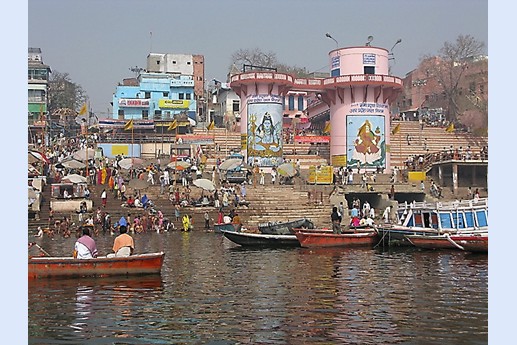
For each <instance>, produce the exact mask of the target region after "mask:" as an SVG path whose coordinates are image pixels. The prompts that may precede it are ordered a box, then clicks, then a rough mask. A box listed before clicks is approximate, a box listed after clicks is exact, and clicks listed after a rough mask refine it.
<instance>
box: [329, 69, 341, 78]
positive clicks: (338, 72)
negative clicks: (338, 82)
mask: <svg viewBox="0 0 517 345" xmlns="http://www.w3.org/2000/svg"><path fill="white" fill-rule="evenodd" d="M340 75H341V70H340V69H339V68H336V69H333V70H332V71H330V76H331V77H339V76H340Z"/></svg>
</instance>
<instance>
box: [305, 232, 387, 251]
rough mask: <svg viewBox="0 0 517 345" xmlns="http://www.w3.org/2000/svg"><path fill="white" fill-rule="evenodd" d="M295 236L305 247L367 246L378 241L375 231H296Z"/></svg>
mask: <svg viewBox="0 0 517 345" xmlns="http://www.w3.org/2000/svg"><path fill="white" fill-rule="evenodd" d="M296 237H297V238H298V241H299V242H300V245H301V246H302V247H305V248H310V247H368V246H373V245H375V244H376V243H377V241H378V235H377V232H375V231H371V232H359V233H345V234H334V233H328V232H325V233H323V232H304V231H297V232H296Z"/></svg>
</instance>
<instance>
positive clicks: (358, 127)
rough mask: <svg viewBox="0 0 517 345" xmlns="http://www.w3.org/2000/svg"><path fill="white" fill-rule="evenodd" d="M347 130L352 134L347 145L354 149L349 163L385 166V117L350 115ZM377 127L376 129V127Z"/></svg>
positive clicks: (352, 164)
mask: <svg viewBox="0 0 517 345" xmlns="http://www.w3.org/2000/svg"><path fill="white" fill-rule="evenodd" d="M350 118H353V120H352V121H349V123H350V125H349V127H348V128H347V132H348V133H350V134H352V133H354V134H352V136H351V137H349V139H350V140H349V141H348V143H347V145H348V146H349V148H350V149H351V151H352V155H351V157H349V161H348V165H349V166H355V165H358V164H360V165H361V166H363V167H368V166H370V167H374V166H375V167H378V166H381V167H382V166H384V162H385V147H384V139H383V138H384V134H383V133H382V130H381V129H383V128H384V124H383V122H382V121H383V119H382V118H381V117H379V116H361V117H355V116H354V117H350ZM374 128H375V129H374Z"/></svg>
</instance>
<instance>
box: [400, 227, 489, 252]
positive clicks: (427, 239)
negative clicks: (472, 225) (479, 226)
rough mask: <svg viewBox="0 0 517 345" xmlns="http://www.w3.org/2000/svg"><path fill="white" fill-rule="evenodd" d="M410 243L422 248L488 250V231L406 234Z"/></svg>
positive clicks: (469, 250)
mask: <svg viewBox="0 0 517 345" xmlns="http://www.w3.org/2000/svg"><path fill="white" fill-rule="evenodd" d="M406 238H407V239H408V241H409V242H411V244H413V245H414V246H415V247H418V248H424V249H456V250H457V249H459V250H464V251H468V252H488V233H486V232H485V233H466V234H454V235H449V234H442V235H434V236H431V235H407V236H406Z"/></svg>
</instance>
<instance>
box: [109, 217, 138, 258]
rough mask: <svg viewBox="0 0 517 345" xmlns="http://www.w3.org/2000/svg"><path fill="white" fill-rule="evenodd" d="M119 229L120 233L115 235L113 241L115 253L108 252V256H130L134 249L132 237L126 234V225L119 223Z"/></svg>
mask: <svg viewBox="0 0 517 345" xmlns="http://www.w3.org/2000/svg"><path fill="white" fill-rule="evenodd" d="M119 231H120V235H118V236H117V237H115V242H114V243H113V251H114V252H115V253H114V254H113V253H112V254H108V257H113V256H130V255H131V254H133V251H134V250H135V242H134V241H133V237H131V236H130V235H129V234H127V225H120V226H119Z"/></svg>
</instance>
